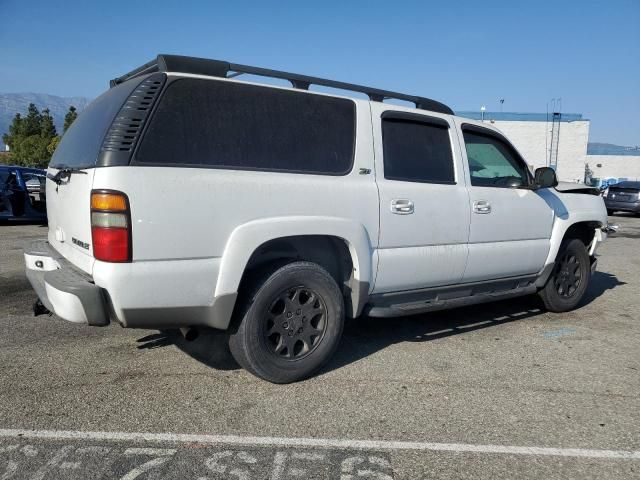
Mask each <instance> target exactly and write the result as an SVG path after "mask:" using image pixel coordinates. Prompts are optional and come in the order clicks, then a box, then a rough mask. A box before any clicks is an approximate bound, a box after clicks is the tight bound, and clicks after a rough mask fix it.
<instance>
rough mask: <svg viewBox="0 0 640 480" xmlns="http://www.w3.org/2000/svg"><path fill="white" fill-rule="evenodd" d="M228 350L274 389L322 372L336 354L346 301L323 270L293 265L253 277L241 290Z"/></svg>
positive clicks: (311, 265) (313, 264) (334, 282)
mask: <svg viewBox="0 0 640 480" xmlns="http://www.w3.org/2000/svg"><path fill="white" fill-rule="evenodd" d="M234 324H235V325H236V326H237V328H236V329H232V332H231V333H230V336H229V349H230V350H231V354H232V355H233V357H234V358H235V360H236V361H237V362H238V363H239V364H240V366H242V367H243V368H244V369H245V370H247V371H249V372H250V373H252V374H254V375H256V376H257V377H260V378H262V379H264V380H267V381H269V382H273V383H291V382H296V381H298V380H302V379H305V378H307V377H309V376H311V375H312V374H313V373H315V372H316V371H318V369H320V368H321V367H322V366H323V365H324V364H325V363H326V362H327V361H328V360H329V359H330V358H331V357H332V356H333V354H334V353H335V351H336V348H337V347H338V344H339V343H340V338H341V336H342V329H343V326H344V300H343V298H342V294H341V292H340V289H339V288H338V285H337V284H336V281H335V280H334V279H333V277H331V275H329V273H328V272H327V271H326V270H325V269H324V268H322V267H320V266H319V265H317V264H315V263H310V262H293V263H289V264H286V265H284V266H281V267H279V268H278V267H272V268H271V269H266V270H263V271H261V272H258V273H256V274H255V275H253V276H252V277H251V278H250V280H249V281H248V282H247V283H246V284H245V285H243V292H242V300H241V301H240V304H239V308H238V312H237V314H235V315H234Z"/></svg>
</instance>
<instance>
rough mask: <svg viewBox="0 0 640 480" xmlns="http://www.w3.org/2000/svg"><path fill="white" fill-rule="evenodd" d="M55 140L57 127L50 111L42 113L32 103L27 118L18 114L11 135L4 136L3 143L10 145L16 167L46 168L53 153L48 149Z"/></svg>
mask: <svg viewBox="0 0 640 480" xmlns="http://www.w3.org/2000/svg"><path fill="white" fill-rule="evenodd" d="M55 138H57V132H56V126H55V124H54V123H53V117H52V116H51V113H50V112H49V109H47V108H45V109H44V110H43V111H42V113H40V111H39V110H38V108H37V107H36V106H35V105H34V104H33V103H31V104H29V108H28V109H27V114H26V116H24V117H23V116H22V115H21V114H19V113H16V115H15V117H13V122H12V123H11V125H10V126H9V133H7V134H4V135H3V136H2V141H3V142H4V143H6V144H7V145H9V148H10V149H11V161H12V162H13V163H15V164H16V165H24V166H32V165H33V166H38V167H45V166H46V165H47V164H48V163H49V160H50V159H51V155H52V152H53V150H50V149H49V148H48V147H49V146H50V145H51V144H52V142H53V140H54V139H55ZM54 150H55V147H54Z"/></svg>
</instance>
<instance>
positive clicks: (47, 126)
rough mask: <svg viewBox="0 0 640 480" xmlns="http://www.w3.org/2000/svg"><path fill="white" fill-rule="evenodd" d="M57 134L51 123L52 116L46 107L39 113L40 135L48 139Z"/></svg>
mask: <svg viewBox="0 0 640 480" xmlns="http://www.w3.org/2000/svg"><path fill="white" fill-rule="evenodd" d="M57 134H58V132H56V126H55V125H54V123H53V117H52V116H51V113H50V112H49V109H48V108H45V109H44V110H43V111H42V115H40V136H42V137H43V138H48V139H49V141H51V139H52V138H53V137H55V136H56V135H57Z"/></svg>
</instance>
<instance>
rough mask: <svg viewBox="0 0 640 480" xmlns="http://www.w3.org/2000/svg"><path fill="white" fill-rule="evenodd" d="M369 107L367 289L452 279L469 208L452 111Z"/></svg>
mask: <svg viewBox="0 0 640 480" xmlns="http://www.w3.org/2000/svg"><path fill="white" fill-rule="evenodd" d="M371 109H372V116H373V128H374V141H375V156H376V159H375V166H376V181H377V183H378V190H379V196H380V238H379V242H378V244H379V248H378V249H377V251H376V254H377V259H378V274H377V278H376V283H375V287H374V293H384V292H390V291H402V290H415V289H420V288H425V287H433V286H440V285H451V284H456V283H458V282H460V280H461V279H462V275H463V273H464V268H465V265H466V261H467V238H468V235H469V216H470V210H469V197H468V191H467V189H466V187H465V184H464V176H463V169H462V159H461V152H460V147H459V143H458V140H457V136H456V133H455V127H454V125H453V123H452V117H451V116H449V115H439V114H436V113H431V112H429V113H428V114H427V113H426V112H425V114H422V113H418V112H419V111H416V110H410V111H409V110H408V109H407V111H398V110H388V106H385V105H384V104H382V103H376V102H372V103H371Z"/></svg>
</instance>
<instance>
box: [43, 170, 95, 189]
mask: <svg viewBox="0 0 640 480" xmlns="http://www.w3.org/2000/svg"><path fill="white" fill-rule="evenodd" d="M74 173H81V174H82V175H86V174H87V172H85V171H84V170H80V169H79V168H72V167H62V168H61V169H60V170H58V173H56V174H55V175H51V174H50V173H47V178H48V179H49V180H52V181H53V182H55V184H56V185H60V184H61V183H62V181H63V180H64V179H65V178H69V177H70V176H71V175H72V174H74Z"/></svg>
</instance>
